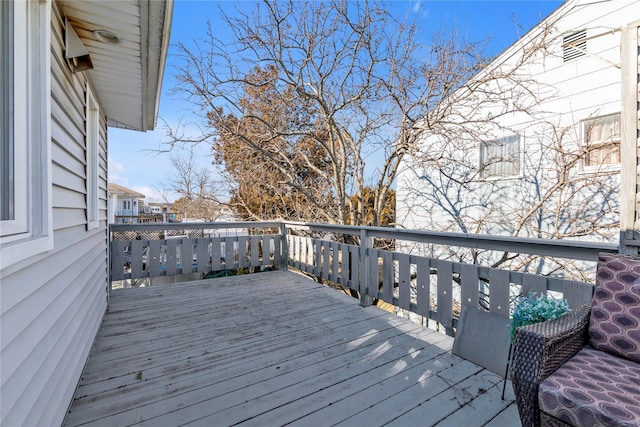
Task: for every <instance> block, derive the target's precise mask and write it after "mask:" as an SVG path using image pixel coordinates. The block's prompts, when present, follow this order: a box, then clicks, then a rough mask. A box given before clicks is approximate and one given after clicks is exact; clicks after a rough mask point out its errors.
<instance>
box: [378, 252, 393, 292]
mask: <svg viewBox="0 0 640 427" xmlns="http://www.w3.org/2000/svg"><path fill="white" fill-rule="evenodd" d="M381 253H382V299H383V300H384V301H386V302H388V303H389V304H393V285H394V283H393V282H394V280H393V279H394V277H393V276H394V274H393V273H394V271H393V253H391V252H387V251H383V252H381Z"/></svg>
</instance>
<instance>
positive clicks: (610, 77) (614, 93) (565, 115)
mask: <svg viewBox="0 0 640 427" xmlns="http://www.w3.org/2000/svg"><path fill="white" fill-rule="evenodd" d="M582 3H584V4H582V5H579V6H576V7H574V8H573V9H572V10H571V11H570V12H569V13H567V14H566V15H565V16H563V17H562V19H561V20H560V21H559V22H558V23H557V24H558V26H557V33H558V34H565V33H569V32H571V31H575V30H579V29H583V28H586V29H587V37H592V36H596V35H602V36H601V37H595V38H593V39H590V40H588V41H587V50H588V51H589V52H590V53H591V54H592V56H590V55H586V56H582V57H579V58H576V59H574V60H571V61H568V62H564V61H563V60H562V47H561V40H562V39H561V38H560V39H559V40H557V41H555V42H554V43H551V44H550V45H549V46H548V47H549V52H550V55H548V56H545V58H544V60H539V61H535V63H533V64H529V65H527V66H525V67H524V68H523V69H522V70H521V73H522V74H523V75H524V76H534V77H535V80H536V81H537V82H538V83H539V84H540V93H543V94H546V95H551V94H553V96H550V97H549V99H546V100H545V101H544V102H542V103H541V104H540V105H539V106H538V107H537V108H536V109H535V110H537V111H538V112H537V113H536V114H534V115H533V116H528V115H526V114H512V115H509V114H508V115H505V116H503V117H500V118H499V119H496V120H495V121H496V122H499V123H500V124H501V125H502V126H503V127H504V128H506V129H510V130H511V129H513V130H515V131H516V132H517V133H519V134H521V135H522V136H524V139H523V141H524V145H523V147H522V148H523V150H524V153H523V159H524V161H523V163H522V168H523V174H524V176H525V178H526V179H529V180H531V181H534V178H535V180H539V181H548V182H553V181H554V180H555V179H557V177H556V176H554V175H553V173H552V172H551V171H550V170H551V169H553V167H554V166H555V163H552V160H550V159H549V157H550V153H551V152H552V151H551V150H547V152H546V153H544V154H542V153H540V151H539V148H540V147H539V146H538V145H537V144H536V139H535V138H536V137H537V135H536V132H541V133H542V134H544V132H543V129H544V128H545V126H544V125H543V124H542V123H544V121H549V122H550V123H554V124H556V125H557V126H558V127H559V128H565V127H566V128H571V130H570V131H568V132H567V134H566V136H565V139H564V140H563V143H564V144H565V147H566V148H569V149H572V148H573V147H575V144H578V143H582V141H581V138H582V137H581V133H582V125H581V122H582V121H583V120H585V119H588V118H589V117H594V116H600V115H606V114H611V113H618V112H620V111H621V90H622V89H621V83H620V69H618V68H617V67H616V66H615V65H612V64H620V45H619V43H620V32H617V31H613V32H612V31H611V30H612V29H615V28H619V27H621V26H625V25H627V24H628V23H629V22H631V21H635V20H637V19H638V18H640V16H639V15H638V9H637V2H633V1H631V0H624V1H622V0H621V1H618V2H602V3H590V4H586V3H585V2H582ZM515 46H516V47H515V48H513V49H508V50H507V53H506V55H505V57H504V58H501V59H499V60H504V61H505V62H506V63H514V62H515V61H516V59H517V58H518V55H519V54H520V50H519V49H518V48H517V47H518V46H519V44H516V45H515ZM497 109H498V110H499V109H500V108H497ZM462 110H463V111H467V110H464V108H462ZM468 110H469V111H470V112H469V114H468V115H465V114H462V115H463V116H464V117H465V118H469V119H473V118H476V117H479V118H481V119H482V117H483V115H486V113H487V112H488V111H489V110H490V106H487V105H485V106H482V107H481V108H480V110H479V111H473V112H472V111H471V108H469V109H468ZM473 114H477V116H474V115H473ZM506 133H509V132H506ZM544 135H545V140H546V141H547V142H548V141H549V138H548V136H546V135H547V134H544ZM428 138H429V137H428V136H427V137H426V138H425V140H424V143H425V145H424V147H425V150H428V149H429V148H428V147H431V146H432V144H433V142H434V140H436V139H437V138H436V137H433V138H432V139H428ZM487 139H490V138H488V137H487ZM479 154H480V149H479V147H478V146H477V144H469V148H468V149H467V150H460V151H459V152H457V153H455V154H454V155H458V156H460V157H459V158H460V159H461V160H462V159H464V160H465V161H468V162H471V163H472V164H473V163H475V165H478V166H479V164H480V160H479ZM541 156H545V157H544V158H541ZM413 160H415V159H413ZM413 160H412V159H410V158H409V156H408V157H407V158H405V159H404V160H403V162H402V166H401V168H400V172H399V174H398V179H397V181H398V184H397V198H396V201H397V202H396V210H397V213H396V216H397V222H398V223H400V224H402V225H403V226H404V227H407V228H428V229H432V230H434V231H462V230H461V228H460V227H459V226H458V225H457V224H456V222H455V219H456V214H457V212H456V213H453V214H452V213H451V212H452V211H453V209H452V208H451V207H450V206H448V205H447V203H448V201H449V200H454V201H458V197H459V198H460V201H459V202H457V205H456V208H458V209H460V210H461V211H462V212H461V215H462V218H463V220H464V221H466V225H467V226H469V227H473V226H475V225H476V224H485V223H489V222H491V223H494V224H495V227H493V228H489V227H487V228H486V229H482V230H473V229H471V230H468V232H474V233H475V232H482V233H486V232H489V231H487V230H491V232H495V233H498V227H500V226H502V225H504V224H510V223H514V222H515V220H513V219H512V216H513V214H511V215H506V216H505V217H504V218H499V216H500V215H501V214H502V213H503V211H502V210H501V209H503V208H504V207H505V206H508V205H509V204H514V203H518V202H522V205H523V206H525V205H526V203H525V202H526V198H527V197H531V196H530V194H532V193H528V191H531V189H532V186H528V184H526V183H525V180H523V179H521V178H504V179H496V180H490V181H487V182H484V181H481V180H478V181H477V182H472V183H470V184H468V185H467V186H466V187H465V188H463V189H462V190H461V191H460V192H458V187H456V186H455V185H453V186H452V187H451V188H449V189H447V188H445V185H446V184H447V181H448V179H447V178H445V179H444V182H441V181H440V179H441V178H442V176H440V175H439V173H438V171H437V170H435V169H433V170H430V169H428V168H427V166H428V165H420V164H417V165H413V164H412V162H413ZM538 165H540V166H538ZM471 167H473V165H472V166H471ZM476 167H477V166H476ZM581 167H582V166H581V165H579V166H577V167H576V172H580V171H581V169H579V168H581ZM536 171H538V173H536ZM425 174H426V175H427V176H428V177H429V178H431V179H432V180H433V181H434V182H435V186H436V187H437V188H436V189H434V188H432V187H431V186H430V185H429V183H427V182H426V181H427V180H425V179H421V177H422V176H423V175H425ZM619 179H620V176H619V175H614V176H613V177H610V178H602V179H601V182H603V183H606V184H607V185H611V186H614V187H619V184H615V183H616V182H619ZM610 183H613V184H610ZM438 190H440V191H443V192H445V195H443V194H438ZM514 190H517V191H519V193H517V194H516V195H515V196H514V195H513V191H514ZM425 193H426V194H430V195H431V198H432V199H436V198H437V199H438V200H440V201H441V202H442V204H443V205H444V206H439V205H438V204H437V203H433V204H431V203H429V201H428V200H427V198H426V197H425V196H422V195H423V194H425ZM489 196H491V197H489ZM483 197H484V198H483ZM580 197H582V196H579V197H577V198H576V200H578V202H577V203H576V204H574V205H569V208H571V206H579V205H580V203H581V202H580V200H582V199H581V198H580ZM481 199H482V202H483V203H484V204H486V205H488V206H494V207H495V209H494V210H493V211H491V212H486V210H488V209H485V210H483V208H479V207H477V206H476V203H477V202H478V200H481ZM610 200H611V201H612V203H613V204H614V205H616V204H617V203H618V202H619V192H618V191H617V190H615V194H614V195H613V196H611V197H610ZM599 202H602V200H600V201H599ZM572 203H573V202H572ZM594 203H595V202H594ZM616 206H617V205H616ZM615 209H617V207H616V208H615ZM511 210H514V209H511ZM507 211H509V209H507ZM489 214H491V215H493V214H497V215H496V216H498V218H496V217H495V216H492V217H488V215H489ZM465 215H466V216H465ZM614 217H617V212H616V211H614V212H613V214H612V216H611V217H607V218H606V219H604V220H602V222H601V223H602V224H605V223H609V222H612V220H613V219H616V218H614ZM469 218H471V219H470V220H469ZM544 225H545V226H547V225H548V224H547V223H545V224H544ZM500 232H501V233H502V231H500ZM510 232H511V231H510V230H506V231H504V232H503V233H504V234H507V233H510ZM617 234H618V233H617V230H613V231H612V232H611V235H610V238H611V241H615V240H616V239H617ZM594 238H595V237H594Z"/></svg>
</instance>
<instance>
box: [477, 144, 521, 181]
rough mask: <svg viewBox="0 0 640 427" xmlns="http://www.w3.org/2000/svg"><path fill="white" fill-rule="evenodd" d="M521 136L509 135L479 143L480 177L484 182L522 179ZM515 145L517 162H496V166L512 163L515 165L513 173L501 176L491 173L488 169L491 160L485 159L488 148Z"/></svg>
mask: <svg viewBox="0 0 640 427" xmlns="http://www.w3.org/2000/svg"><path fill="white" fill-rule="evenodd" d="M522 139H523V138H522V135H518V134H516V135H510V136H505V137H502V138H496V139H492V140H490V141H484V142H482V143H480V177H481V178H482V179H485V180H495V179H512V178H521V177H522ZM510 143H515V144H516V145H517V147H518V152H517V162H516V161H514V160H515V159H513V160H498V161H497V162H496V164H499V163H514V164H517V168H516V169H517V170H516V171H515V172H514V173H510V174H501V173H495V172H492V171H491V169H490V168H489V167H488V166H489V163H490V160H491V158H487V157H488V155H489V153H488V149H489V147H493V146H505V145H506V144H510Z"/></svg>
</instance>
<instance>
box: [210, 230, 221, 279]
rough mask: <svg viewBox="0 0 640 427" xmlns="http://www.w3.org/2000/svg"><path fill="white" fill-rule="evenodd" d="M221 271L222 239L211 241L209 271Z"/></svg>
mask: <svg viewBox="0 0 640 427" xmlns="http://www.w3.org/2000/svg"><path fill="white" fill-rule="evenodd" d="M220 270H222V239H221V238H220V237H215V238H213V239H211V271H220Z"/></svg>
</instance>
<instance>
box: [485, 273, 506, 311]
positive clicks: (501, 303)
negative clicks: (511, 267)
mask: <svg viewBox="0 0 640 427" xmlns="http://www.w3.org/2000/svg"><path fill="white" fill-rule="evenodd" d="M489 311H490V312H492V313H496V314H500V315H502V316H505V317H509V272H508V271H507V270H498V269H496V268H492V269H491V270H489Z"/></svg>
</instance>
